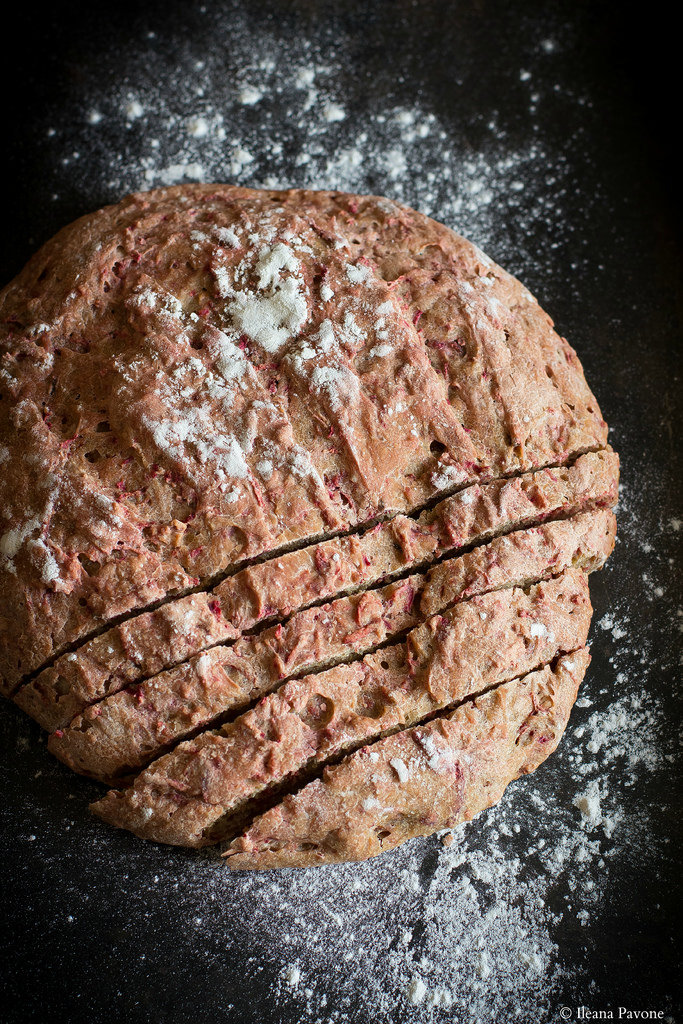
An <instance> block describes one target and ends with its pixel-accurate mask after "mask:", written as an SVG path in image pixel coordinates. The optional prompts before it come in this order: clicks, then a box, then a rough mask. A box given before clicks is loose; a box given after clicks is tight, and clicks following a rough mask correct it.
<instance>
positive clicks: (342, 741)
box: [92, 569, 591, 846]
mask: <svg viewBox="0 0 683 1024" xmlns="http://www.w3.org/2000/svg"><path fill="white" fill-rule="evenodd" d="M590 617H591V606H590V600H589V596H588V584H587V580H586V576H585V575H584V573H583V572H581V571H580V570H575V569H568V570H567V571H566V572H565V573H563V574H562V575H561V576H560V577H558V578H557V579H553V580H550V581H549V582H547V583H538V584H536V585H535V586H534V587H531V588H530V589H529V592H528V593H526V592H525V591H524V590H522V589H514V590H509V591H497V592H493V593H490V594H485V595H483V596H481V597H475V598H472V599H471V600H470V601H467V602H464V603H462V604H459V605H455V606H454V607H453V608H452V609H450V610H449V611H446V612H445V613H444V614H443V615H435V616H433V617H432V618H431V619H428V620H427V621H426V622H424V623H422V624H421V625H420V626H418V627H416V628H415V629H414V630H412V631H411V633H410V634H409V635H408V637H407V640H406V641H405V642H404V643H403V644H399V645H396V646H393V647H387V648H385V649H383V650H381V651H378V652H376V653H374V654H370V655H367V656H366V657H365V658H363V660H362V661H360V662H352V663H351V664H348V665H339V666H337V667H336V668H332V669H329V670H327V671H325V672H321V673H318V674H316V675H313V676H307V677H305V678H304V679H301V680H293V681H292V682H289V683H286V684H285V685H284V686H283V687H281V688H280V689H279V690H278V691H277V692H276V693H274V694H272V695H271V696H269V697H266V698H264V699H263V700H262V701H261V702H260V703H259V704H258V705H257V706H256V707H255V708H254V709H252V710H251V711H249V712H247V713H246V714H244V715H242V716H241V717H240V718H238V719H236V720H235V721H234V722H232V723H228V724H227V725H225V726H224V727H223V728H222V729H221V730H219V731H217V732H204V733H203V734H202V735H200V736H199V737H198V738H197V739H196V740H189V741H186V742H184V743H181V744H180V745H179V746H178V747H177V748H176V749H175V750H174V751H172V752H171V753H170V754H167V755H165V756H164V757H161V758H160V759H159V760H158V761H156V762H154V763H153V764H152V765H151V766H150V767H149V768H147V769H146V770H145V771H143V772H142V773H141V774H140V775H138V776H137V778H136V779H135V782H134V783H133V786H132V787H131V788H129V789H125V790H121V791H114V790H111V791H110V792H109V793H108V794H107V796H106V797H104V799H102V800H100V801H98V802H97V803H95V804H93V805H92V809H93V810H94V811H95V813H97V814H99V815H100V817H102V818H104V819H105V820H106V821H109V822H110V823H111V824H114V825H118V826H119V827H123V828H127V829H130V830H131V831H133V832H135V833H136V835H139V836H141V837H142V838H147V839H156V840H157V841H161V842H166V843H172V844H177V845H182V846H204V845H207V844H208V843H211V842H216V841H218V840H219V839H222V838H225V837H226V836H227V835H229V834H230V832H231V831H233V830H234V828H235V826H236V824H237V827H239V826H240V824H241V821H242V820H243V817H244V815H245V813H248V810H249V804H250V801H252V800H253V798H254V797H255V796H257V795H258V794H259V793H261V792H262V791H263V790H264V789H267V788H268V787H272V786H273V785H276V784H278V783H280V782H282V781H283V780H285V779H287V778H288V777H290V776H292V777H296V776H297V775H298V773H299V772H301V770H302V769H306V768H310V767H311V765H314V764H324V763H325V761H327V760H329V759H330V758H332V757H335V756H338V755H339V754H341V753H344V752H345V751H347V750H349V749H353V747H357V746H359V745H360V744H362V743H366V742H369V741H370V740H372V739H375V738H377V737H378V736H381V735H382V734H384V733H386V732H389V731H392V730H395V729H398V728H405V727H406V726H411V725H414V724H415V723H416V722H419V721H420V720H421V719H424V718H426V717H427V716H429V715H431V714H433V713H434V712H435V711H438V710H440V709H442V708H445V707H448V705H450V704H453V703H454V702H456V701H460V700H462V699H463V698H465V697H467V696H469V695H471V694H476V693H480V692H481V691H483V690H484V689H486V688H488V687H490V686H493V685H495V684H497V683H500V682H503V681H505V680H507V679H511V678H513V677H515V676H517V675H520V674H523V673H526V672H528V671H530V670H531V669H533V668H535V667H538V666H540V665H543V664H545V663H547V662H549V661H551V660H552V659H553V658H554V657H555V656H556V655H557V654H558V652H562V651H567V650H574V649H576V648H579V647H582V646H583V645H584V643H585V641H586V638H587V635H588V628H589V625H590Z"/></svg>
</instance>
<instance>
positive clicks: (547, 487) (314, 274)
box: [0, 185, 618, 868]
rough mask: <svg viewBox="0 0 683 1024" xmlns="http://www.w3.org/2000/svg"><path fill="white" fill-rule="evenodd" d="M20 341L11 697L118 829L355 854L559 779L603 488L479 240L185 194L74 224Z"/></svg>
mask: <svg viewBox="0 0 683 1024" xmlns="http://www.w3.org/2000/svg"><path fill="white" fill-rule="evenodd" d="M0 312H1V315H0V463H2V468H3V473H2V475H1V476H0V689H1V690H2V692H3V693H4V694H5V695H7V696H9V697H12V698H13V699H14V700H15V702H16V703H17V704H18V705H19V706H20V707H21V708H23V709H24V710H25V711H26V712H27V713H28V714H30V715H31V716H32V717H34V718H35V719H36V720H37V721H38V722H39V723H40V724H41V725H42V726H43V727H44V728H45V729H47V730H48V731H49V732H50V733H51V735H50V738H49V747H50V750H51V751H52V752H53V753H54V754H55V755H56V756H57V757H59V758H60V759H61V760H62V761H64V762H65V763H66V764H68V765H69V766H70V767H72V768H73V769H74V770H76V771H78V772H82V773H84V774H87V775H90V776H91V777H93V778H96V779H98V780H101V781H104V782H107V783H108V784H110V785H112V786H113V787H115V788H114V789H112V790H111V791H110V792H109V793H108V794H106V796H104V797H103V799H101V800H99V801H97V802H96V803H95V804H94V807H93V809H94V810H95V812H96V813H97V814H98V815H100V817H102V818H104V819H105V820H106V821H109V822H111V823H113V824H115V825H118V826H120V827H123V828H127V829H130V830H131V831H133V832H135V833H136V834H137V835H139V836H141V837H143V838H147V839H154V840H157V841H160V842H167V843H173V844H179V845H186V846H204V845H206V844H208V843H216V842H223V843H230V844H231V845H230V846H229V849H228V856H227V863H228V864H229V865H230V866H231V867H240V868H241V867H257V868H258V867H274V866H284V865H303V864H309V863H310V864H315V863H324V862H327V861H334V860H342V859H358V858H359V857H362V856H370V855H373V854H374V853H377V852H380V850H381V849H388V848H389V847H391V846H394V845H396V844H397V843H398V842H400V841H403V839H405V838H409V836H410V835H413V834H414V835H426V834H428V833H429V832H430V831H434V830H436V829H439V828H443V827H447V826H450V824H453V823H454V822H455V821H456V820H463V819H464V818H466V817H469V816H471V815H472V814H473V813H476V811H477V810H479V809H481V808H482V807H484V806H488V805H489V804H490V803H492V802H494V800H495V799H497V798H498V796H499V795H500V793H501V792H502V789H503V788H504V786H505V785H506V784H507V782H508V781H509V780H510V779H511V778H514V777H515V776H516V775H518V774H520V773H521V772H524V771H529V770H532V768H533V767H535V766H536V764H538V763H540V761H541V760H542V759H543V757H542V756H541V755H542V754H543V756H547V753H549V752H550V749H551V748H552V747H553V746H554V745H555V744H556V742H557V741H558V740H559V737H560V735H561V732H562V729H563V728H564V724H565V723H566V719H567V717H568V714H569V710H570V708H571V702H572V700H573V695H575V691H576V687H577V686H578V683H579V682H580V677H581V676H582V674H583V671H585V668H586V665H587V662H588V657H587V654H586V653H585V644H586V640H587V637H588V629H589V624H590V614H591V612H590V601H589V597H588V590H587V584H586V574H587V573H589V572H591V571H593V570H594V569H597V568H599V567H600V566H601V565H602V564H603V563H604V561H605V559H606V558H607V557H608V556H609V554H610V552H611V550H612V547H613V544H614V535H615V520H614V515H613V513H612V512H611V511H610V509H611V506H612V505H614V504H615V502H616V497H617V484H618V459H617V456H616V455H615V453H614V452H613V451H612V450H611V449H610V448H609V446H608V445H607V428H606V425H605V423H604V421H603V420H602V417H601V415H600V411H599V408H598V405H597V403H596V401H595V398H594V397H593V395H592V394H591V392H590V390H589V388H588V387H587V385H586V382H585V380H584V377H583V372H582V369H581V365H580V363H579V361H578V359H577V357H576V354H575V353H574V351H573V349H572V348H571V347H570V346H569V345H568V343H567V342H566V341H564V339H562V338H560V337H559V336H558V335H557V334H556V333H555V331H554V330H553V325H552V322H551V320H550V319H549V317H548V316H547V315H546V314H545V313H544V312H543V311H542V310H541V309H540V307H539V306H538V304H537V302H536V301H535V300H534V298H533V297H532V296H531V295H530V294H529V292H528V291H527V290H526V289H525V288H524V287H523V286H522V285H521V284H520V283H519V282H518V281H516V280H515V279H514V278H512V277H510V276H509V275H508V274H506V273H505V272H504V271H503V270H501V269H500V268H499V267H497V266H496V265H495V264H494V263H492V262H491V261H490V260H489V259H488V258H487V257H486V256H484V255H483V254H482V253H481V252H480V251H479V250H478V249H477V248H476V247H475V246H473V245H472V244H471V243H469V242H467V241H465V240H464V239H462V238H460V237H458V236H457V235H455V234H454V233H453V232H452V231H450V230H449V229H447V228H445V227H444V226H442V225H439V224H437V223H436V222H434V221H432V220H430V219H429V218H427V217H425V216H423V215H421V214H418V213H416V212H415V211H413V210H410V209H407V208H406V207H403V206H400V205H398V204H396V203H393V202H391V201H389V200H386V199H382V198H378V197H372V196H351V195H345V194H342V193H333V192H301V191H289V192H266V191H254V190H248V189H241V188H234V187H230V186H224V185H220V186H218V185H217V186H209V185H192V186H179V187H176V188H169V189H160V190H157V191H155V192H150V193H143V194H138V195H133V196H130V197H128V198H127V199H125V200H124V201H123V202H121V203H120V204H118V205H117V206H112V207H108V208H106V209H104V210H100V211H98V212H97V213H95V214H92V215H90V216H87V217H84V218H82V219H81V220H80V221H77V222H76V223H75V224H73V225H70V226H69V227H67V228H65V229H64V230H63V231H62V232H61V233H60V234H59V235H57V236H56V237H55V238H54V239H53V240H52V241H50V242H48V243H47V245H45V246H44V247H43V249H41V250H40V252H39V253H37V254H36V256H34V257H33V259H32V260H31V262H30V263H29V264H28V266H27V267H26V268H25V269H24V271H23V272H22V273H21V274H20V275H19V277H18V278H17V279H16V280H15V281H14V282H12V283H11V284H10V285H9V286H8V287H7V288H6V289H5V290H4V291H3V292H2V293H1V294H0ZM576 652H579V653H576ZM567 666H570V667H567ZM554 688H555V689H554ZM555 693H556V696H557V699H556V700H555V699H554V698H553V700H551V705H552V708H553V709H554V710H553V711H552V714H551V713H550V712H549V713H548V714H549V717H548V720H547V721H548V728H547V730H546V732H547V736H546V738H545V739H541V738H540V737H541V734H543V735H546V732H544V731H543V729H541V727H540V725H539V726H538V728H537V727H536V726H534V729H533V730H531V731H530V730H529V726H528V721H529V714H527V713H526V712H525V708H526V707H527V704H528V701H529V700H531V701H532V704H533V707H534V709H535V710H534V712H533V715H532V718H533V716H534V715H538V714H540V712H538V707H537V705H538V706H539V707H545V703H547V699H550V698H548V697H547V695H548V694H550V695H551V696H552V695H553V694H555ZM482 694H485V696H482ZM538 694H540V695H541V696H538V698H537V696H536V695H538ZM546 698H547V699H546ZM539 702H540V703H539ZM544 702H545V703H544ZM549 707H550V705H549ZM454 708H455V710H453V709H454ZM425 720H428V724H422V725H421V724H420V723H424V722H425ZM525 723H526V724H525ZM468 730H469V733H468ZM520 730H521V731H520ZM522 734H524V735H525V740H524V743H523V744H522V747H523V749H518V748H519V747H520V744H519V743H517V740H514V742H513V740H511V737H514V736H517V739H519V736H521V735H522ZM532 734H533V736H534V737H535V739H534V742H533V744H532V745H531V747H529V744H528V737H529V736H530V735H532ZM551 734H552V735H551ZM420 737H422V739H420ZM425 737H427V739H425ZM429 737H432V738H431V739H429ZM468 737H469V738H468ZM432 743H435V744H436V745H437V747H439V744H441V745H442V746H443V754H438V756H437V755H436V754H435V755H434V757H433V758H432V761H433V762H434V763H432V761H430V757H427V760H426V761H425V765H426V767H425V765H422V766H418V767H416V774H415V779H416V780H417V779H418V777H419V778H420V779H422V782H423V783H424V786H422V789H421V785H422V783H418V782H417V781H416V782H415V787H413V785H412V783H411V784H407V785H404V783H405V782H406V779H405V778H403V777H402V776H403V775H404V772H403V770H400V771H399V772H398V776H397V779H394V778H393V776H392V771H393V775H396V771H395V770H394V769H392V767H391V765H392V761H395V760H397V759H398V760H400V761H401V763H404V760H405V759H402V757H403V755H401V754H400V753H396V752H395V751H400V750H404V751H408V750H409V751H412V753H411V754H410V757H412V758H413V759H414V758H415V757H416V756H417V755H416V754H415V753H414V751H413V748H415V750H419V749H422V750H423V752H426V751H427V750H428V748H429V749H431V747H430V744H432ZM511 743H512V745H513V746H514V748H515V749H514V750H512V749H511V748H510V744H511ZM420 744H422V746H420ZM425 744H426V746H425ZM470 748H471V750H470V753H471V754H472V756H471V757H470V755H469V754H467V755H464V754H462V750H465V749H470ZM532 748H533V749H532ZM435 749H436V748H435ZM439 749H441V747H439ZM367 751H370V752H371V754H367V753H366V752H367ZM375 753H376V754H377V763H378V764H381V765H382V766H384V767H382V769H381V773H380V774H382V773H383V774H382V779H383V780H384V781H383V782H382V784H381V785H380V784H379V783H377V784H376V785H375V783H374V782H373V781H372V777H371V776H367V777H366V775H365V774H363V773H364V772H365V769H366V767H367V764H368V763H375V762H374V761H373V758H374V757H375ZM389 755H391V756H389ZM406 756H408V755H406ZM425 756H426V754H425ZM430 756H431V755H430ZM368 758H370V761H369V762H368ZM387 758H388V760H387ZM340 759H341V760H340ZM436 761H439V764H441V763H443V765H445V764H446V762H448V764H449V765H451V766H453V765H456V764H457V765H459V767H458V770H457V772H455V774H454V770H451V769H450V768H449V770H448V771H446V770H444V769H443V768H439V770H436V768H435V765H436ZM415 763H416V765H417V762H415ZM465 763H467V765H468V767H467V770H465V768H464V767H463V765H464V764H465ZM331 764H334V765H335V767H334V768H330V767H329V766H330V765H331ZM405 764H406V765H407V764H408V761H405ZM378 771H379V769H378ZM385 776H386V779H385ZM456 776H457V780H456ZM378 778H379V776H378ZM406 778H407V777H406ZM411 778H412V776H411ZM368 779H369V780H370V781H368ZM335 780H336V781H335ZM342 780H346V781H344V782H343V784H344V786H347V785H348V786H350V787H351V789H349V791H348V793H346V791H345V794H346V795H344V796H343V797H342V796H341V795H340V791H339V786H340V785H341V784H342ZM338 784H339V785H338ZM373 786H375V789H377V792H378V793H379V790H380V789H381V791H382V794H384V795H383V796H382V800H380V797H379V796H378V795H374V796H373V795H368V793H369V792H370V789H372V787H373ZM392 786H393V789H392ZM397 786H398V788H396V787H397ZM368 787H369V788H368ZM378 787H379V789H378ZM440 787H441V788H440ZM454 787H455V788H454ZM484 788H485V790H486V792H484ZM366 791H367V792H366ZM352 792H353V793H354V794H357V796H358V799H357V800H356V796H353V795H350V794H351V793H352ZM373 792H374V790H373ZM421 793H422V797H421V796H420V794H421ZM362 794H365V795H362ZM493 794H497V795H493ZM361 796H362V799H361ZM385 796H386V799H387V800H390V801H393V803H392V807H393V808H394V812H395V814H394V817H393V818H391V821H389V818H387V815H386V814H385V810H386V807H385V803H383V802H382V801H384V798H385ZM489 796H491V799H489ZM420 799H424V801H426V802H425V803H424V804H423V807H422V810H420V809H419V806H418V805H419V800H420ZM358 801H360V803H359V802H358ZM373 801H376V802H375V803H373ZM416 801H417V803H416ZM429 801H431V804H430V803H429ZM385 802H386V801H385ZM366 804H367V806H366ZM386 806H388V804H387V805H386ZM430 807H433V813H432V812H431V810H430ZM267 808H271V809H270V810H268V809H267ZM380 808H382V809H380ZM373 809H376V811H377V813H376V814H374V817H373ZM306 821H307V822H308V824H305V822H306ZM341 821H343V823H344V824H343V827H342V826H341V825H340V824H339V822H341ZM373 822H374V823H373ZM387 822H389V824H387ZM335 823H336V824H335ZM432 826H433V827H432ZM307 829H308V832H309V834H308V836H307V835H304V834H303V833H304V832H306V830H307ZM240 832H244V835H243V837H242V838H241V839H239V838H235V837H238V836H239V833H240ZM385 833H386V834H385ZM332 835H334V836H336V837H337V838H336V839H331V838H330V836H332ZM378 836H381V839H379V840H378V839H377V837H378Z"/></svg>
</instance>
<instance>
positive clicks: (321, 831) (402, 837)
mask: <svg viewBox="0 0 683 1024" xmlns="http://www.w3.org/2000/svg"><path fill="white" fill-rule="evenodd" d="M589 661H590V655H589V654H588V651H587V650H586V649H585V648H584V649H582V650H579V651H574V652H572V653H571V654H570V655H566V656H565V657H562V658H559V659H558V662H557V664H556V666H555V667H554V668H552V667H550V666H548V665H546V666H545V667H544V668H542V669H540V670H539V671H536V672H532V673H530V674H528V675H526V676H524V677H522V678H521V679H515V680H512V681H511V682H509V683H504V684H503V685H501V686H498V687H496V688H495V689H494V690H492V691H491V692H490V693H487V694H484V695H483V696H481V697H477V698H475V699H474V700H473V701H469V702H467V703H466V704H464V705H462V706H461V707H459V708H458V709H457V710H456V711H454V712H453V713H452V714H450V715H448V716H447V717H440V718H437V719H435V720H434V721H432V722H429V723H428V724H426V725H422V726H419V727H417V728H415V729H408V730H405V731H403V732H400V733H397V734H396V735H394V736H390V737H388V738H386V739H384V740H381V741H380V742H378V743H375V744H373V745H372V746H369V747H364V748H363V749H361V750H359V751H357V752H356V753H354V754H352V755H351V756H350V757H348V758H346V759H345V760H344V761H342V763H341V764H339V765H337V766H335V767H331V768H327V769H326V770H325V773H324V775H323V777H322V779H317V780H315V781H314V782H311V783H309V785H307V786H305V787H304V788H303V789H301V790H299V792H298V793H296V794H293V795H290V796H287V797H285V799H284V800H283V801H282V803H280V804H278V805H277V806H275V807H273V808H272V809H271V810H269V811H267V812H266V813H265V814H263V815H261V816H260V817H257V818H256V819H255V820H254V821H253V822H252V824H251V826H250V828H249V829H248V830H247V831H246V832H245V833H244V835H242V836H240V837H239V838H237V839H235V840H234V841H233V842H232V843H231V844H230V847H229V848H228V850H227V851H226V852H225V854H224V856H225V857H226V860H227V864H228V866H229V867H230V868H232V869H233V870H245V869H248V870H260V871H263V870H268V869H272V868H283V867H311V866H320V865H322V864H334V863H339V862H342V861H358V860H366V859H367V858H369V857H376V856H377V855H378V854H380V853H384V852H386V851H387V850H391V849H394V848H395V847H396V846H399V845H400V844H401V843H404V842H405V841H406V840H407V839H412V838H414V837H416V836H428V835H432V834H433V833H434V832H436V831H438V830H440V829H447V828H453V827H454V826H456V825H458V824H460V823H461V822H463V821H469V820H470V819H471V818H473V817H475V815H477V814H479V813H480V812H481V811H482V810H484V809H485V808H486V807H490V806H491V805H492V804H494V803H496V802H497V801H498V800H500V798H501V796H502V795H503V792H504V790H505V788H506V786H507V785H508V783H510V782H511V781H512V780H513V779H516V778H518V777H519V776H520V775H523V774H527V773H529V772H532V771H534V770H535V769H536V768H537V767H538V766H539V764H541V763H542V762H543V761H544V760H545V759H546V757H548V755H549V754H551V753H552V751H553V750H554V749H555V748H556V746H557V744H558V742H559V740H560V738H561V736H562V733H563V732H564V730H565V728H566V725H567V722H568V720H569V715H570V713H571V708H572V705H573V703H574V700H575V699H576V693H577V690H578V688H579V685H580V683H581V680H582V678H583V676H584V673H585V671H586V668H587V666H588V663H589Z"/></svg>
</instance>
